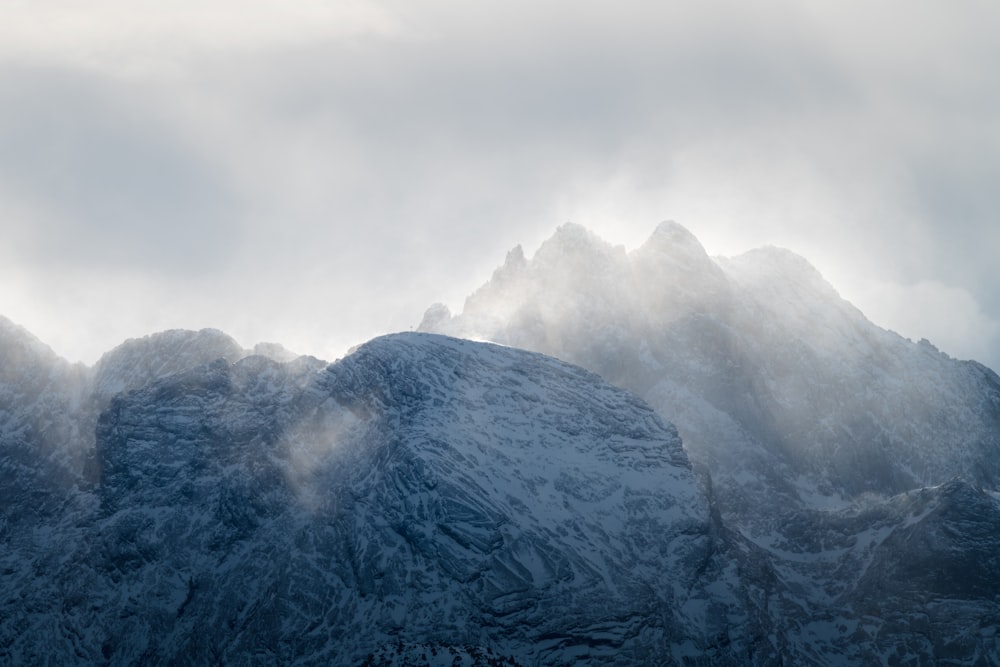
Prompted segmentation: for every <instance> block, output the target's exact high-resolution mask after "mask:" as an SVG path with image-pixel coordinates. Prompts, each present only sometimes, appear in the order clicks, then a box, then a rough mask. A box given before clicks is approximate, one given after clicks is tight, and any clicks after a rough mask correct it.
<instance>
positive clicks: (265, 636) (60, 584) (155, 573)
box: [0, 326, 754, 665]
mask: <svg viewBox="0 0 1000 667" xmlns="http://www.w3.org/2000/svg"><path fill="white" fill-rule="evenodd" d="M5 335H6V336H7V338H6V339H5V340H4V341H3V343H2V344H3V347H2V348H0V350H2V351H3V354H4V355H5V356H4V362H5V363H4V365H3V368H4V369H5V371H6V372H7V373H8V375H7V376H6V377H5V380H6V382H5V384H4V391H5V392H7V393H5V394H3V396H4V403H3V409H4V415H5V417H6V421H5V422H4V423H5V424H13V425H14V426H17V424H21V423H24V424H29V426H24V427H19V428H14V426H12V427H7V426H5V430H4V431H3V439H2V440H0V456H2V459H0V461H2V464H3V466H4V467H3V468H2V469H3V471H4V475H5V477H4V482H5V493H4V505H3V517H4V519H3V520H4V524H3V526H2V530H3V533H2V537H3V543H4V550H3V552H2V553H0V573H2V577H3V582H4V585H3V588H2V593H0V658H2V660H0V661H10V662H12V663H15V664H46V663H58V664H114V665H131V664H216V663H222V664H250V663H254V664H258V663H259V664H303V665H312V664H322V665H327V664H361V663H362V662H364V661H365V659H366V657H367V656H369V655H371V656H372V657H373V658H378V659H386V660H388V659H389V657H391V659H392V660H394V661H396V662H398V663H399V664H403V663H404V662H405V661H407V660H409V661H411V662H420V659H421V656H425V655H426V654H428V653H430V654H431V656H430V657H434V659H435V660H444V658H445V656H452V655H454V656H456V657H458V658H459V659H464V660H467V661H468V662H467V664H473V663H475V662H476V660H479V661H481V662H482V661H485V660H487V659H488V658H489V659H499V658H501V657H504V658H510V659H512V660H513V661H516V662H517V663H519V664H545V665H560V664H567V665H568V664H576V663H577V662H578V661H581V660H583V661H590V662H595V663H602V664H670V663H673V662H679V661H681V660H683V659H684V656H699V657H700V658H701V659H702V660H707V659H714V660H715V661H716V662H721V663H722V664H725V663H727V662H728V663H730V664H737V663H738V660H737V659H736V658H735V655H736V654H737V652H738V651H745V650H746V649H747V647H746V646H745V645H744V640H743V639H742V638H743V637H746V636H750V635H751V634H752V632H751V631H750V630H748V628H750V627H752V625H753V623H754V621H753V619H752V618H751V617H750V615H749V614H748V613H747V612H746V603H745V601H744V600H742V599H741V597H740V595H741V591H740V587H739V585H738V582H737V580H736V579H735V576H734V575H733V573H732V572H730V571H728V570H727V562H726V561H725V559H724V558H722V556H721V555H720V554H721V553H722V552H723V551H724V548H723V544H722V541H721V538H720V536H719V527H718V525H717V523H716V522H713V519H712V514H711V509H710V506H709V501H708V497H707V496H706V494H705V492H704V489H703V488H702V487H700V486H699V484H698V482H697V480H696V478H695V476H694V475H693V474H692V472H691V469H690V466H689V464H688V461H687V457H686V455H685V453H684V451H683V449H682V447H681V443H680V440H679V438H678V436H677V433H676V431H675V430H674V428H673V427H672V426H671V425H669V424H668V423H665V422H664V421H663V420H662V419H661V418H660V417H659V416H657V415H656V414H655V413H654V412H653V411H652V410H650V409H649V408H648V407H647V406H646V405H645V404H644V403H643V402H642V401H640V400H639V399H637V398H635V397H634V396H633V395H631V394H629V393H627V392H625V391H622V390H619V389H615V388H613V387H611V386H610V385H608V384H606V383H604V382H603V381H601V380H600V379H599V378H598V377H597V376H595V375H593V374H591V373H589V372H587V371H584V370H582V369H580V368H578V367H573V366H570V365H568V364H565V363H562V362H558V361H556V360H554V359H551V358H548V357H544V356H542V355H539V354H534V353H529V352H523V351H519V350H514V349H509V348H501V347H497V346H491V345H487V344H481V343H471V342H467V341H458V340H454V339H448V338H444V337H440V336H432V335H425V334H400V335H395V336H389V337H384V338H380V339H376V340H374V341H372V342H370V343H368V344H366V345H364V346H362V347H361V348H360V349H358V350H357V351H356V352H354V353H353V354H352V355H350V356H349V357H347V358H345V359H343V360H341V361H338V362H336V363H333V364H330V365H327V364H325V363H323V362H319V361H318V360H315V359H311V358H308V357H301V358H299V359H297V360H295V361H290V362H284V363H282V362H278V361H274V360H271V359H268V358H265V357H261V356H257V355H251V356H244V355H245V353H243V352H242V351H241V350H240V349H239V348H238V346H236V345H235V344H234V343H232V341H231V340H229V339H228V338H226V337H224V336H223V335H222V334H219V333H218V332H167V333H165V334H159V335H157V336H153V337H149V338H147V339H142V340H140V341H131V342H129V343H127V344H125V345H123V346H122V347H121V348H118V349H117V350H115V351H113V352H111V353H109V354H108V355H106V356H105V357H104V358H103V359H102V360H101V362H100V363H99V364H98V365H97V366H96V367H95V369H93V370H92V371H91V370H88V369H80V368H75V367H69V366H68V365H66V364H65V363H64V362H61V361H60V360H58V359H57V358H56V357H55V356H54V355H52V354H51V353H50V352H49V351H47V350H46V349H45V348H44V347H43V346H40V344H39V343H37V341H35V340H34V339H32V338H30V336H29V335H27V334H26V333H25V332H23V331H16V330H13V329H12V328H11V327H10V326H8V327H7V330H5ZM10 369H19V370H16V372H15V370H10ZM38 378H43V379H42V380H39V379H38ZM44 378H50V379H48V380H45V379H44ZM32 381H35V383H34V384H32ZM74 401H75V403H74ZM71 404H72V405H79V406H81V407H80V408H79V410H78V411H77V412H73V411H72V410H69V409H67V411H66V412H65V417H64V420H65V421H66V423H67V424H70V426H66V424H64V423H63V422H62V421H59V422H57V423H54V424H52V425H49V424H47V422H44V413H45V412H46V411H47V410H48V409H49V407H50V406H53V405H54V406H56V408H57V409H58V410H63V409H64V408H65V407H66V406H68V405H70V406H71V407H72V405H71ZM39 420H42V421H39ZM38 424H41V425H38ZM73 424H78V425H87V424H90V425H92V428H93V430H92V432H91V433H89V434H84V433H83V432H82V427H81V428H78V429H77V430H73V428H74V427H73ZM43 427H44V428H43ZM46 428H48V429H50V430H45V429H46ZM57 436H58V437H57ZM53 442H56V443H57V445H59V446H57V445H52V444H51V443H53ZM60 446H61V447H62V448H63V449H73V448H79V449H81V450H83V452H84V453H83V454H82V456H81V457H78V458H79V459H80V460H81V461H83V462H84V464H83V465H80V466H78V467H76V468H73V466H72V465H70V464H66V465H65V466H63V467H58V466H57V468H58V470H59V471H61V472H60V475H59V476H56V477H55V478H54V479H56V480H57V481H58V484H50V485H48V486H45V485H42V486H39V487H38V489H37V490H35V489H34V487H33V486H32V485H34V484H35V483H38V482H42V481H45V480H46V479H47V478H48V475H49V474H50V469H52V467H53V466H55V465H56V463H53V461H56V462H59V466H62V465H63V464H62V463H61V459H60V458H59V457H58V456H55V457H54V456H52V455H51V451H50V450H58V449H59V447H60ZM22 479H23V480H25V481H23V482H19V484H20V485H19V486H17V485H13V486H7V484H9V483H12V482H16V481H18V480H22ZM8 489H13V490H14V491H15V493H9V492H8ZM39 498H42V499H43V502H38V499H39ZM39 508H41V509H39ZM729 634H732V635H733V639H732V640H731V641H730V640H729V639H728V635H729ZM720 635H722V636H726V637H727V640H726V642H725V645H724V646H723V645H722V644H720V642H719V636H720ZM734 646H735V647H737V649H738V651H734V650H733V648H732V647H734ZM387 647H392V648H388V649H387ZM490 656H492V657H490ZM430 657H428V658H427V661H429V660H430ZM421 664H422V663H421ZM442 664H451V662H450V661H448V662H446V663H442ZM482 664H485V662H483V663H482Z"/></svg>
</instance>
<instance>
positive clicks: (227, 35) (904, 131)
mask: <svg viewBox="0 0 1000 667" xmlns="http://www.w3.org/2000/svg"><path fill="white" fill-rule="evenodd" d="M591 4H592V3H591ZM661 5H662V6H659V7H657V8H650V7H649V6H648V3H639V2H625V3H615V4H614V6H612V5H610V4H608V5H606V6H598V5H594V6H587V7H580V6H579V5H578V4H570V3H568V2H551V3H544V4H543V5H542V6H539V5H538V3H531V4H529V3H526V2H509V3H502V4H501V3H489V4H488V5H483V4H481V3H477V6H476V7H474V8H473V7H472V6H469V7H461V6H458V7H456V6H455V3H444V2H432V1H427V0H417V1H416V2H408V3H401V2H398V3H394V2H386V3H370V2H360V1H359V2H343V3H322V2H303V3H295V5H294V7H293V6H289V5H287V4H286V5H279V4H278V3H267V2H255V3H241V4H239V5H237V4H235V3H230V2H223V1H219V0H216V1H214V2H209V3H171V5H170V6H169V8H167V7H166V6H165V7H163V8H148V7H142V6H139V5H136V4H135V3H122V2H117V1H112V0H107V1H105V2H98V3H96V4H95V3H91V4H88V6H87V7H86V11H84V10H83V8H81V7H80V6H79V5H77V4H76V3H70V2H55V1H51V0H44V1H43V2H40V3H33V4H31V5H25V6H23V7H20V8H16V7H15V8H10V9H9V10H5V21H4V24H3V26H2V27H0V98H2V99H0V232H2V233H3V235H4V238H5V239H7V240H8V242H7V243H5V244H4V245H3V247H2V248H0V279H3V280H4V284H5V290H4V292H3V294H2V295H0V312H4V313H5V314H7V315H8V316H10V317H12V318H13V319H15V320H18V321H20V322H22V323H23V324H25V325H26V326H28V327H29V328H30V329H32V330H34V331H36V332H37V333H38V334H39V335H41V336H42V337H43V338H45V339H46V340H47V341H48V342H50V343H52V344H53V345H54V347H56V349H57V351H59V352H61V353H63V354H65V355H67V356H69V357H71V358H82V359H85V360H87V361H92V360H93V359H94V358H95V357H96V356H97V355H98V354H99V353H100V352H101V351H103V350H105V349H107V348H108V347H109V346H111V345H113V344H115V343H116V342H118V340H120V339H121V338H123V337H125V336H129V335H141V334H144V333H147V332H148V331H150V330H152V329H156V328H163V327H169V326H185V327H195V326H217V327H220V328H224V329H226V330H227V331H230V332H231V333H233V334H234V335H236V336H237V338H239V339H241V340H242V341H243V342H244V343H245V344H252V343H253V342H255V341H256V340H258V339H272V340H273V339H278V340H281V341H282V342H285V343H286V344H287V345H288V346H289V347H293V348H295V347H298V348H299V349H300V350H301V351H308V352H314V353H316V354H320V355H323V356H327V357H332V356H336V355H338V354H340V353H342V351H343V350H344V349H345V348H346V347H347V346H348V345H350V344H353V343H356V342H359V341H360V340H363V339H364V338H367V337H369V336H372V335H375V334H377V333H381V332H384V331H389V330H394V329H405V328H407V327H409V326H412V325H414V324H416V323H417V322H418V321H419V318H420V314H421V312H422V310H423V308H424V307H425V306H426V305H427V304H428V303H431V302H434V301H446V302H450V303H452V304H453V305H458V304H459V303H460V301H461V299H462V298H463V297H464V295H465V294H466V293H468V292H469V291H471V289H473V288H474V287H475V286H476V285H478V284H479V283H481V282H482V281H483V280H484V279H485V278H486V277H487V276H488V275H489V272H490V271H491V270H492V268H493V266H494V265H495V264H497V263H499V262H500V261H501V260H502V258H503V256H504V254H505V252H506V250H507V249H508V248H510V247H512V246H513V245H515V244H517V243H523V244H524V245H525V247H527V248H528V249H529V251H530V249H531V248H532V247H534V246H537V244H538V243H539V242H540V241H541V240H542V239H543V238H545V237H546V236H548V235H549V234H550V233H551V232H552V230H553V229H554V228H555V226H557V225H558V224H560V223H562V222H564V221H566V220H569V219H572V220H574V221H576V222H580V223H582V224H585V225H588V226H590V227H592V228H593V229H594V230H595V231H597V232H598V233H599V234H601V235H602V236H604V237H605V238H607V239H608V240H610V241H613V242H621V243H625V244H626V245H629V246H634V245H636V244H638V243H639V242H640V241H641V240H642V239H643V238H645V236H647V235H648V234H649V233H650V232H651V231H652V229H653V227H654V226H655V224H656V222H658V221H659V220H661V219H664V218H674V219H677V220H678V221H680V222H682V223H683V224H685V225H687V226H688V227H690V228H691V229H692V230H693V231H694V232H695V233H696V234H697V235H698V236H699V237H700V238H701V239H702V240H703V241H704V243H705V245H706V246H707V247H708V248H709V250H710V251H714V252H718V253H724V254H733V253H737V252H740V251H742V250H746V249H749V248H751V247H754V246H757V245H761V244H764V243H776V244H779V245H784V246H787V247H790V248H792V249H794V250H796V251H798V252H800V253H801V254H804V255H805V256H807V257H808V258H809V259H810V260H811V261H812V262H813V263H814V264H816V265H817V266H818V267H819V268H820V269H821V271H823V272H824V274H825V275H826V276H827V277H828V278H829V279H831V281H832V282H834V284H835V285H836V286H837V287H838V289H839V290H840V291H841V293H842V294H843V295H844V296H845V297H847V298H849V299H852V300H854V301H855V302H857V304H858V305H859V306H860V307H861V308H862V310H864V311H865V312H866V314H868V315H869V317H871V318H872V319H874V320H875V321H876V322H878V323H880V324H883V325H886V326H890V327H892V328H895V329H897V330H898V331H900V332H901V333H903V334H904V335H908V336H911V337H913V338H920V337H924V336H926V337H929V338H931V339H932V340H933V339H934V336H935V335H937V336H940V337H941V339H940V340H939V341H935V342H937V343H938V344H939V345H940V346H941V347H942V349H944V350H945V351H947V352H949V353H951V354H953V355H956V356H977V357H979V358H981V359H983V360H984V361H987V362H988V363H991V364H992V365H994V366H997V365H1000V338H998V333H997V332H998V328H997V326H996V324H997V322H1000V290H998V287H997V285H996V281H995V279H994V275H995V269H994V264H993V261H992V254H993V253H994V252H995V249H996V248H998V247H1000V226H998V225H996V224H994V216H995V211H996V210H997V194H996V188H995V187H993V184H995V183H996V182H997V181H998V179H997V176H1000V174H998V173H997V172H998V171H1000V130H998V128H1000V123H998V122H997V121H998V120H1000V118H998V115H1000V88H998V87H997V86H996V85H995V83H994V79H995V71H994V70H995V63H996V62H1000V52H998V51H1000V46H998V45H997V44H996V40H995V39H994V35H995V28H996V27H997V26H998V25H1000V10H998V9H997V8H995V7H994V6H993V5H991V4H988V3H985V2H982V3H977V2H969V3H963V4H961V5H960V6H959V5H954V4H952V5H948V6H945V5H941V4H940V3H931V2H915V3H903V2H880V3H875V4H873V5H869V6H866V7H864V8H860V7H859V8H853V7H848V6H841V5H840V4H839V3H838V4H835V3H814V6H811V7H809V8H803V7H801V6H799V5H800V3H791V2H765V3H755V4H754V5H753V6H752V7H751V6H748V5H746V4H745V3H736V2H711V3H693V2H670V3H661ZM873 285H880V286H888V287H886V288H885V289H875V288H873V287H872V286H873ZM926 285H935V286H938V287H937V288H935V289H934V290H928V289H926ZM932 293H933V298H931V297H930V296H928V297H927V298H924V296H926V295H928V294H932ZM887 294H906V295H908V297H907V298H908V301H909V303H910V304H911V305H910V307H908V308H907V309H905V311H901V310H900V309H899V308H898V307H897V308H894V307H893V305H892V304H893V302H892V300H891V299H889V298H888V297H887V296H886V295H887ZM942 294H945V295H948V294H950V295H956V298H957V299H958V300H959V301H960V302H961V304H960V305H955V306H953V307H951V310H950V311H949V315H948V318H949V321H952V322H953V323H954V326H953V327H946V328H942V326H941V321H942V317H941V316H942V313H941V309H943V308H947V307H949V305H950V304H951V303H952V302H951V301H949V300H947V299H943V298H942V297H941V295H942ZM866 299H867V301H866ZM959 332H961V333H959ZM945 340H947V342H945Z"/></svg>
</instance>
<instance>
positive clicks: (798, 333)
mask: <svg viewBox="0 0 1000 667" xmlns="http://www.w3.org/2000/svg"><path fill="white" fill-rule="evenodd" d="M420 329H421V330H425V331H437V332H441V333H447V334H450V335H455V336H460V337H467V338H474V339H479V340H491V341H496V342H499V343H503V344H507V345H513V346H518V347H523V348H526V349H531V350H536V351H540V352H543V353H546V354H551V355H553V356H556V357H558V358H561V359H565V360H567V361H570V362H572V363H577V364H580V365H581V366H584V367H585V368H589V369H591V370H593V371H595V372H597V373H599V374H600V375H601V376H602V377H604V378H605V379H607V380H609V381H610V382H612V383H613V384H616V385H618V386H622V387H625V388H628V389H631V390H633V391H635V392H636V393H637V394H638V395H640V396H641V397H643V398H645V399H646V400H647V401H648V402H649V403H650V405H652V406H653V407H654V408H655V409H656V410H657V411H658V412H659V413H660V414H661V415H662V416H663V417H664V418H665V419H669V420H670V421H671V422H673V423H674V424H676V425H677V428H678V431H679V432H680V434H681V436H682V438H683V441H684V446H685V450H686V451H687V453H688V455H689V456H690V458H691V460H692V462H693V464H694V465H695V467H696V469H698V470H701V471H703V473H704V474H706V475H707V476H709V477H710V478H711V480H712V498H713V501H714V502H715V503H716V504H717V507H718V509H719V511H720V514H721V518H722V522H723V524H724V525H725V526H726V529H727V530H728V531H729V533H728V534H729V536H730V538H731V541H730V542H729V544H730V545H731V547H732V551H730V552H729V555H730V556H732V557H733V558H734V560H735V561H736V562H738V563H740V565H739V567H740V570H741V572H742V573H743V575H742V578H741V583H742V585H743V586H745V590H746V595H747V596H748V597H749V599H751V600H752V601H756V604H757V605H758V607H757V608H758V610H759V612H760V615H761V616H760V617H761V618H764V619H767V620H766V621H762V624H763V625H767V624H768V623H770V624H771V625H770V628H769V629H768V631H767V633H768V639H767V641H766V642H760V645H766V646H769V647H770V648H772V649H774V650H776V651H777V652H778V654H780V655H783V656H784V657H785V658H786V659H788V660H791V662H792V663H794V664H896V663H899V664H932V663H934V662H935V661H943V660H948V661H951V662H949V664H1000V645H998V643H997V639H996V632H995V628H996V623H997V621H998V619H1000V606H998V603H997V600H1000V585H998V583H997V581H998V579H996V578H992V577H993V575H994V574H996V571H995V570H996V565H995V558H994V557H992V556H989V557H987V558H985V559H983V560H980V559H978V558H977V556H979V555H984V554H986V553H987V552H989V551H990V550H992V551H993V552H994V553H995V552H996V551H1000V533H996V532H994V533H993V534H992V536H987V535H989V531H990V530H991V529H992V527H993V526H996V525H998V524H997V519H998V516H997V505H996V502H995V501H994V500H993V498H994V496H991V495H990V494H996V490H997V489H998V488H1000V378H998V377H997V375H996V374H995V373H994V372H993V371H991V370H989V369H987V368H985V367H984V366H982V365H980V364H977V363H975V362H961V361H956V360H953V359H951V358H949V357H947V356H946V355H944V354H941V353H940V352H938V351H937V350H936V349H935V348H934V347H933V346H932V345H930V344H928V343H926V342H921V343H919V344H916V343H912V342H910V341H908V340H905V339H903V338H901V337H900V336H898V335H896V334H894V333H892V332H889V331H885V330H882V329H880V328H878V327H877V326H875V325H873V324H872V323H871V322H869V321H868V320H867V319H866V318H865V317H864V316H863V315H862V314H861V313H860V312H859V311H858V310H857V309H856V308H854V307H853V306H852V305H851V304H849V303H847V302H846V301H844V300H843V299H841V298H840V297H839V295H838V294H837V293H836V291H835V290H834V289H833V287H831V286H830V285H829V284H828V283H827V282H826V281H825V280H824V279H823V278H822V276H820V274H819V273H818V272H817V271H816V270H815V269H814V268H813V267H812V266H811V265H809V263H808V262H807V261H806V260H804V259H803V258H801V257H798V256H797V255H795V254H793V253H791V252H789V251H787V250H783V249H779V248H761V249H758V250H753V251H750V252H748V253H745V254H744V255H741V256H739V257H735V258H715V259H713V258H710V257H709V256H708V255H707V254H706V253H705V250H704V248H703V247H702V246H701V244H700V243H698V241H697V239H696V238H695V237H694V236H693V235H692V234H691V233H690V232H688V231H687V230H686V229H684V228H683V227H682V226H681V225H678V224H676V223H673V222H666V223H663V224H661V225H660V226H659V227H658V228H657V229H656V230H655V232H654V233H653V235H652V236H651V237H650V239H649V240H648V241H647V242H646V243H645V244H643V245H642V246H641V247H639V248H637V249H636V250H634V251H632V252H626V251H625V250H624V248H622V247H615V246H612V245H610V244H608V243H606V242H604V241H603V240H601V239H599V238H597V237H596V236H594V235H593V234H592V233H590V232H589V231H587V230H586V229H584V228H582V227H579V226H577V225H572V224H569V225H564V226H563V227H560V228H559V229H558V230H557V231H556V233H555V235H554V236H553V237H552V238H551V239H549V240H548V241H546V242H545V243H544V244H543V245H542V246H541V248H540V249H539V250H538V252H537V253H536V254H535V256H534V257H532V258H530V259H528V258H525V256H524V254H523V252H522V251H521V250H520V248H516V249H515V250H514V251H512V252H511V253H510V254H508V257H507V260H506V262H505V263H504V265H503V266H502V267H500V268H499V269H497V271H496V272H495V273H494V275H493V277H492V279H491V280H490V281H489V282H488V283H487V284H485V285H484V286H482V287H481V288H480V289H479V290H477V291H476V292H475V293H474V294H472V295H471V296H470V297H469V298H468V299H467V301H466V303H465V307H464V309H463V311H462V312H461V313H458V314H455V315H452V314H451V313H450V312H448V310H447V309H446V308H445V307H443V306H440V305H436V306H433V307H431V308H430V309H429V310H428V311H427V314H426V316H425V318H424V321H423V323H422V324H421V327H420ZM913 494H916V495H913ZM913 498H920V499H922V500H921V503H925V504H922V505H921V507H922V508H923V509H920V510H917V509H912V508H913V507H914V503H915V502H916V501H914V500H913ZM955 498H961V499H962V502H956V501H955ZM927 508H933V509H927ZM911 550H912V551H917V552H920V555H919V556H918V557H917V556H915V555H914V554H912V553H911ZM955 563H962V565H961V566H960V567H956V566H955ZM935 572H948V573H949V574H948V575H947V576H946V577H944V579H943V580H945V581H948V582H949V583H947V584H933V585H932V582H934V581H941V580H940V579H935V574H934V573H935ZM970 582H975V584H972V583H970ZM977 586H978V587H979V588H978V589H977V590H976V592H975V593H974V594H973V593H970V591H971V590H972V589H973V588H975V587H977ZM930 600H933V601H934V602H933V604H932V605H930V606H928V605H929V604H930V603H929V601H930ZM751 606H753V604H751ZM972 619H988V620H979V621H975V622H972V623H971V625H972V626H973V629H970V628H969V627H968V625H969V623H970V622H971V620H972ZM963 624H965V625H963ZM984 624H985V625H984ZM991 628H992V629H991ZM758 657H759V656H758ZM760 659H761V660H762V662H764V663H767V659H766V658H760Z"/></svg>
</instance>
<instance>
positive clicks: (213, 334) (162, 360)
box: [94, 329, 247, 395]
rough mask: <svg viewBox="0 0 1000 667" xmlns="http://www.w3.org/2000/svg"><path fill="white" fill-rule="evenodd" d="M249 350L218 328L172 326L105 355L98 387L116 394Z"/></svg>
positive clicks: (98, 371)
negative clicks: (177, 327)
mask: <svg viewBox="0 0 1000 667" xmlns="http://www.w3.org/2000/svg"><path fill="white" fill-rule="evenodd" d="M246 354H247V353H246V351H245V350H244V349H243V348H242V347H240V345H239V344H238V343H237V342H236V341H235V340H233V338H231V337H230V336H229V335H227V334H225V333H223V332H221V331H219V330H218V329H201V330H200V331H191V330H187V329H170V330H167V331H161V332H159V333H155V334H151V335H149V336H143V337H142V338H130V339H129V340H127V341H125V342H124V343H122V344H121V345H119V346H118V347H116V348H114V349H113V350H111V351H110V352H107V353H105V354H104V356H102V357H101V358H100V359H99V360H98V362H97V364H96V365H95V366H94V371H95V374H96V381H95V390H96V391H97V393H98V394H101V395H114V394H117V393H119V392H121V391H126V390H128V389H131V388H133V387H137V386H142V385H144V384H147V383H149V382H150V381H151V380H154V379H156V378H161V377H165V376H167V375H173V374H175V373H179V372H182V371H185V370H188V369H190V368H194V367H196V366H201V365H203V364H207V363H209V362H212V361H215V360H216V359H220V358H221V359H225V360H226V361H228V362H230V363H233V362H235V361H237V360H238V359H240V358H242V357H244V356H246Z"/></svg>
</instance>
